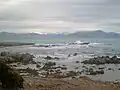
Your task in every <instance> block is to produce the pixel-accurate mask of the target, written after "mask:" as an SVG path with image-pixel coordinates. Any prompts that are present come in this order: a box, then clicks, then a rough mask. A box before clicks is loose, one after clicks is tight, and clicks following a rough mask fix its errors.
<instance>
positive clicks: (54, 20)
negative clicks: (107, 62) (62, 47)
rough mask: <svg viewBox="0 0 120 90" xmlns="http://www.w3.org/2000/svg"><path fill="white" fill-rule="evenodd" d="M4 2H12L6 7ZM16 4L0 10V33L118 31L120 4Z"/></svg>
mask: <svg viewBox="0 0 120 90" xmlns="http://www.w3.org/2000/svg"><path fill="white" fill-rule="evenodd" d="M8 1H9V2H10V1H15V0H6V3H7V2H8ZM18 1H20V2H19V3H17V4H14V5H8V7H7V6H5V8H4V9H2V8H3V6H2V7H1V6H0V29H2V30H3V29H4V30H7V31H8V30H9V29H11V30H12V29H17V30H19V32H20V31H22V30H23V29H24V30H26V31H29V29H30V31H31V29H36V31H40V32H43V31H45V32H59V31H68V32H69V30H70V31H75V30H84V29H88V30H89V29H91V28H93V29H99V28H101V29H103V30H107V29H109V30H111V31H112V30H113V31H114V29H117V30H116V31H119V30H118V29H119V27H120V26H119V24H120V22H119V21H120V12H119V10H120V6H119V5H120V0H18ZM0 2H3V0H0ZM4 2H5V1H4ZM59 22H62V23H59ZM71 23H72V24H71ZM116 27H117V28H116ZM33 31H34V30H33Z"/></svg>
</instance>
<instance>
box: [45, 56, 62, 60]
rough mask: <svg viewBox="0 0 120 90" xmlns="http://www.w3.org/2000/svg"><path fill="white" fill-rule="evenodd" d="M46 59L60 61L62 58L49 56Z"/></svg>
mask: <svg viewBox="0 0 120 90" xmlns="http://www.w3.org/2000/svg"><path fill="white" fill-rule="evenodd" d="M44 59H46V60H52V59H56V60H58V59H60V58H58V57H51V56H47V57H45V58H44Z"/></svg>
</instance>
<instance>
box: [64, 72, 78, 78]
mask: <svg viewBox="0 0 120 90" xmlns="http://www.w3.org/2000/svg"><path fill="white" fill-rule="evenodd" d="M66 76H67V77H72V76H77V72H75V71H69V72H67V73H66Z"/></svg>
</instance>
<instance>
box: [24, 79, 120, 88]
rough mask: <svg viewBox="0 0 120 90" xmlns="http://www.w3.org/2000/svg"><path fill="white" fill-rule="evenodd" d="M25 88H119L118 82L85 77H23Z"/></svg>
mask: <svg viewBox="0 0 120 90" xmlns="http://www.w3.org/2000/svg"><path fill="white" fill-rule="evenodd" d="M25 80H26V81H25V90H120V84H113V83H105V82H100V81H93V80H91V79H89V78H87V77H80V78H74V79H55V78H42V79H41V78H29V77H28V78H25Z"/></svg>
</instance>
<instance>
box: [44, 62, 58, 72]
mask: <svg viewBox="0 0 120 90" xmlns="http://www.w3.org/2000/svg"><path fill="white" fill-rule="evenodd" d="M55 65H56V63H55V62H47V63H45V64H44V66H43V67H42V70H45V71H48V70H49V69H52V68H53V66H55Z"/></svg>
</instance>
